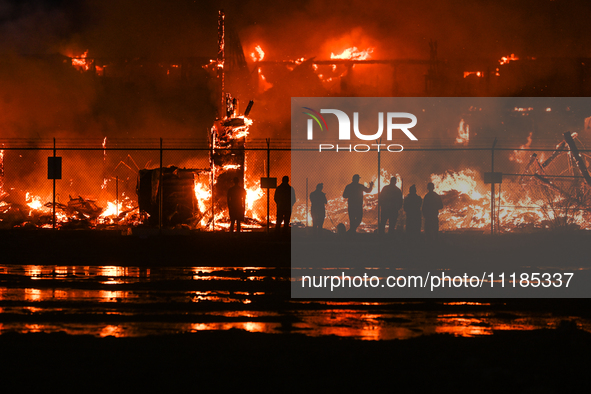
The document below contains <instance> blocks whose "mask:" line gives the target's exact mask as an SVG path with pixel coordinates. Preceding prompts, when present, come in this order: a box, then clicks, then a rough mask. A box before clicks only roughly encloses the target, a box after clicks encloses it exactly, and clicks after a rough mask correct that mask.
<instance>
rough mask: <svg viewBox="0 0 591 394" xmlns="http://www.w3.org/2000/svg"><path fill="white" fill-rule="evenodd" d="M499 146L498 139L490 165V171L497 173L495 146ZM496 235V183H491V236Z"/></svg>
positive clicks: (493, 148) (494, 142)
mask: <svg viewBox="0 0 591 394" xmlns="http://www.w3.org/2000/svg"><path fill="white" fill-rule="evenodd" d="M496 144H497V137H495V140H494V141H493V144H492V149H491V151H490V153H491V155H490V157H491V164H490V171H491V172H495V145H496ZM494 233H495V183H494V182H491V184H490V234H491V235H494Z"/></svg>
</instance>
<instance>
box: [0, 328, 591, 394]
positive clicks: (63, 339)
mask: <svg viewBox="0 0 591 394" xmlns="http://www.w3.org/2000/svg"><path fill="white" fill-rule="evenodd" d="M0 349H2V357H1V361H0V376H1V380H0V385H1V386H2V387H3V390H2V391H3V392H32V391H33V390H38V389H43V391H44V392H45V391H46V390H48V389H51V388H57V389H60V390H63V389H64V388H69V389H72V390H74V391H75V392H80V393H82V392H91V391H92V392H144V391H145V392H170V393H174V392H227V391H228V390H232V391H234V390H236V391H238V390H240V391H244V390H246V389H248V388H250V390H249V391H252V390H254V391H255V392H277V393H279V392H371V391H372V390H378V389H379V390H380V391H387V392H487V393H488V392H490V393H498V392H519V393H563V392H588V389H589V386H588V383H589V381H588V371H589V366H590V363H589V360H590V354H591V334H589V333H585V332H582V331H579V330H576V329H575V328H573V327H569V326H566V327H561V328H559V329H557V330H537V331H530V332H499V333H496V334H495V335H492V336H486V337H480V338H457V337H453V336H449V335H432V336H423V337H419V338H416V339H409V340H404V341H399V340H394V341H359V340H351V339H342V338H337V337H321V338H312V337H305V336H302V335H293V334H257V333H246V332H243V331H238V330H230V331H210V332H200V333H196V334H185V335H172V336H157V337H143V338H113V337H107V338H102V339H99V338H95V337H91V336H73V337H72V336H68V335H65V334H59V333H57V334H24V335H23V334H5V335H2V336H0Z"/></svg>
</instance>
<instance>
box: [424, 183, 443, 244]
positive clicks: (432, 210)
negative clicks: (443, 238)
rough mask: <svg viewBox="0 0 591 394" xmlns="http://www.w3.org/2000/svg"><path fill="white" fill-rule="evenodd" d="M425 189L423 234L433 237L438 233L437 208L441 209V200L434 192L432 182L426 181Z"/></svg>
mask: <svg viewBox="0 0 591 394" xmlns="http://www.w3.org/2000/svg"><path fill="white" fill-rule="evenodd" d="M427 190H428V192H427V194H425V198H424V199H423V217H424V218H425V234H426V235H427V236H429V237H431V238H433V237H435V236H437V234H438V233H439V210H441V209H443V202H442V201H441V197H440V196H439V194H437V193H435V185H434V184H433V183H432V182H429V183H427Z"/></svg>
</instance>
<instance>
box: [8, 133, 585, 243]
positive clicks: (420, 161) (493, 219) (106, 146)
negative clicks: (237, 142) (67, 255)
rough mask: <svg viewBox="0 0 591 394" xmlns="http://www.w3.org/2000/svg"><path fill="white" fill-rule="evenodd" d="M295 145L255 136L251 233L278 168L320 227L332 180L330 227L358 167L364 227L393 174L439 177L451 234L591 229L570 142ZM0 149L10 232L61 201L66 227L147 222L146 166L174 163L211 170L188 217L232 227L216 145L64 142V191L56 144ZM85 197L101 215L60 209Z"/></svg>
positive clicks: (305, 221)
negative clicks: (218, 179)
mask: <svg viewBox="0 0 591 394" xmlns="http://www.w3.org/2000/svg"><path fill="white" fill-rule="evenodd" d="M290 143H291V141H289V140H276V141H273V140H271V141H270V143H269V145H267V141H265V140H261V139H252V140H248V141H247V144H246V148H245V156H246V162H245V167H246V168H245V180H244V186H245V188H246V189H247V191H248V197H249V198H248V206H247V213H246V216H247V218H248V219H247V220H246V227H247V228H249V229H264V228H266V226H267V224H269V225H270V226H271V227H272V226H273V223H274V222H275V216H276V215H275V213H276V206H275V203H274V201H273V190H272V189H271V190H270V195H269V204H267V194H266V193H267V190H266V189H261V188H260V179H261V178H262V177H267V176H270V177H273V178H278V179H279V180H281V178H282V177H283V176H284V175H288V176H290V181H291V184H292V186H293V187H294V188H295V190H296V198H297V201H296V204H295V206H294V210H293V213H292V225H296V226H303V227H305V226H309V225H311V215H310V213H309V208H310V204H309V201H308V196H309V194H310V193H311V192H312V191H313V190H314V189H315V187H316V185H317V184H318V183H323V184H324V191H325V192H326V194H327V198H328V200H329V204H328V205H327V212H328V216H327V220H326V221H325V228H326V229H330V230H332V231H335V230H336V226H337V225H338V224H339V223H343V224H345V225H348V217H347V210H346V201H345V200H343V198H342V192H343V189H344V187H345V186H346V185H347V184H348V183H350V182H351V177H352V175H353V174H359V175H361V181H362V183H369V182H370V181H374V182H375V186H374V190H373V191H372V193H369V194H367V195H366V199H365V213H364V220H363V223H362V227H361V228H362V230H363V231H367V232H374V231H375V230H376V229H377V227H378V222H379V215H378V208H377V201H378V195H379V191H378V190H381V189H382V188H383V187H384V186H385V185H386V184H388V183H389V182H390V178H391V176H394V175H395V176H397V178H398V187H400V188H401V190H402V191H403V194H404V195H406V194H407V193H408V189H409V187H410V186H411V185H413V184H415V185H416V187H417V191H418V193H419V194H420V195H421V196H422V195H424V194H425V193H426V185H427V183H428V182H434V183H435V185H436V191H437V192H438V193H439V194H440V195H441V196H442V198H443V200H444V204H445V208H444V210H442V211H441V212H440V218H441V229H442V230H444V231H467V230H470V231H486V232H506V231H519V230H527V229H534V228H557V227H565V226H566V227H568V226H572V227H578V228H584V229H589V228H591V221H590V217H589V213H590V206H591V204H590V196H589V190H590V189H591V187H590V186H589V185H588V184H586V183H585V179H584V176H583V175H582V174H581V172H580V170H579V169H578V168H577V165H576V163H575V162H574V161H573V158H572V154H571V152H570V150H569V149H568V148H567V147H562V148H561V149H558V150H556V148H555V147H552V146H548V145H546V146H540V147H536V148H531V147H530V148H520V147H517V148H512V147H508V146H507V144H506V143H505V144H499V147H497V148H495V149H494V150H493V148H492V146H489V147H488V148H487V147H484V146H477V147H455V146H448V147H444V146H441V144H440V143H438V145H439V146H428V147H413V148H408V149H405V150H404V152H402V153H389V152H377V151H376V150H371V151H370V152H366V153H355V152H350V153H349V152H345V153H341V152H339V153H336V152H326V154H323V155H317V154H315V153H316V149H314V148H312V147H310V146H306V145H305V144H300V145H297V144H296V145H297V147H295V148H292V147H291V144H290ZM0 151H2V160H1V167H0V188H1V189H0V219H1V221H0V227H2V228H12V227H23V226H24V227H26V226H31V227H48V226H51V225H52V216H53V212H50V211H52V210H53V209H55V207H58V212H57V213H56V216H57V220H58V223H61V226H63V227H68V226H75V225H81V226H82V225H85V226H89V227H91V228H109V227H113V226H136V225H140V224H142V223H145V217H142V215H141V214H140V212H138V211H137V206H138V198H137V189H138V174H139V171H140V170H142V169H159V170H160V169H162V168H167V167H171V166H174V167H177V168H181V169H193V170H199V171H202V173H201V175H197V176H196V178H195V180H196V189H199V190H200V191H201V195H200V197H198V199H199V198H201V200H203V201H201V200H200V202H201V203H203V204H205V205H204V206H203V207H201V209H200V215H201V217H200V219H199V220H197V219H196V220H195V221H194V222H192V223H188V224H187V225H188V226H189V227H191V228H199V229H202V230H210V231H211V230H225V229H226V228H227V212H225V211H224V210H223V209H221V211H218V212H216V211H215V209H212V207H211V202H209V205H208V204H207V198H206V197H207V191H208V190H209V189H210V184H209V181H208V177H206V176H205V175H203V174H204V173H205V172H207V171H209V170H210V169H211V168H210V153H211V148H210V147H209V146H208V143H207V141H204V140H200V139H191V140H187V139H162V140H160V139H143V140H132V139H116V140H104V139H103V140H100V139H94V140H78V139H71V140H66V139H58V140H55V155H56V156H58V157H62V177H61V179H59V180H56V181H55V197H54V193H53V181H52V180H50V179H48V174H47V171H48V168H47V166H48V164H47V163H48V161H47V160H48V159H47V158H48V157H50V156H53V154H54V141H53V140H50V139H45V140H27V139H11V140H0ZM579 151H580V154H581V156H582V157H583V158H584V160H586V161H589V158H590V155H591V151H590V150H587V149H582V147H581V148H580V149H579ZM553 153H555V154H556V157H555V159H553V160H552V162H551V163H550V164H549V165H547V166H546V167H544V174H543V176H541V175H540V171H538V170H536V169H535V168H533V167H532V165H531V163H529V162H530V161H531V160H532V157H534V158H535V162H536V163H542V162H544V161H545V160H547V159H548V158H549V157H551V155H552V154H553ZM493 155H494V160H495V162H494V168H492V158H493ZM293 163H296V164H297V167H294V166H293ZM528 163H529V164H530V165H529V166H528ZM534 164H535V163H534ZM535 165H538V164H535ZM493 171H495V172H500V173H502V174H503V175H502V176H503V183H502V184H499V185H497V186H496V188H495V189H494V190H491V189H492V187H491V185H488V184H485V183H484V177H483V174H484V173H485V172H493ZM378 174H380V176H378ZM378 183H379V189H378ZM196 194H197V191H196ZM491 195H492V196H494V198H491ZM76 200H77V201H78V203H80V204H83V205H84V204H94V206H95V207H96V210H97V211H98V210H100V211H101V212H100V214H98V215H96V217H93V218H92V220H89V218H86V219H85V220H82V219H81V218H80V217H77V218H76V220H73V219H72V218H70V219H71V220H68V218H67V215H65V214H64V213H63V212H61V211H60V209H61V208H63V207H64V206H67V205H68V203H71V202H72V201H74V202H75V201H76ZM54 201H55V202H54ZM88 209H90V208H88ZM207 210H211V212H209V211H207ZM203 211H206V212H203ZM267 212H268V213H269V221H267ZM64 215H65V216H64ZM397 227H398V230H399V231H403V229H404V213H403V212H402V213H401V215H400V216H399V221H398V224H397Z"/></svg>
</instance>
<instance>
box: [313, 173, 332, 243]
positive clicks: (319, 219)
mask: <svg viewBox="0 0 591 394" xmlns="http://www.w3.org/2000/svg"><path fill="white" fill-rule="evenodd" d="M323 187H324V185H323V184H322V183H319V184H318V185H316V190H314V191H313V192H312V193H310V202H311V203H312V207H311V209H310V210H311V211H312V228H314V232H315V233H320V232H322V226H323V225H324V218H325V217H326V207H325V205H326V204H327V203H328V201H327V200H326V194H324V193H323V192H322V188H323Z"/></svg>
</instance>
